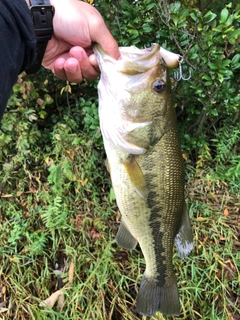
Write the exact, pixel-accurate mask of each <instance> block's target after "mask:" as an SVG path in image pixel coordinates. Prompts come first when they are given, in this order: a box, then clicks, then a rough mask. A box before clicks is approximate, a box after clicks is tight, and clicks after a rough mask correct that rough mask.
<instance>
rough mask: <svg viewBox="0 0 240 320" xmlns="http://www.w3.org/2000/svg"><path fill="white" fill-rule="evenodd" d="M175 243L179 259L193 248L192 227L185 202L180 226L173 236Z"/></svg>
mask: <svg viewBox="0 0 240 320" xmlns="http://www.w3.org/2000/svg"><path fill="white" fill-rule="evenodd" d="M175 244H176V247H177V250H178V254H179V256H180V258H181V259H183V258H185V256H186V255H188V254H189V253H190V252H191V251H192V249H193V234H192V227H191V223H190V219H189V215H188V210H187V207H186V204H184V208H183V215H182V221H181V227H180V230H179V232H178V234H177V235H176V237H175Z"/></svg>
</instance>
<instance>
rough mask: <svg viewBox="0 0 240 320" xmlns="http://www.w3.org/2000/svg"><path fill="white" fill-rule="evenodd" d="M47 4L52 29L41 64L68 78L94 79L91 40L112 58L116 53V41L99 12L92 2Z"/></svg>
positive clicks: (64, 0)
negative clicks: (52, 13)
mask: <svg viewBox="0 0 240 320" xmlns="http://www.w3.org/2000/svg"><path fill="white" fill-rule="evenodd" d="M51 4H52V5H53V6H54V7H55V14H54V18H53V27H54V33H53V36H52V39H51V40H50V41H49V42H48V45H47V48H46V51H45V54H44V58H43V62H42V64H43V66H44V67H45V68H48V69H51V70H52V71H53V72H54V74H55V75H56V76H57V77H58V78H60V79H63V80H66V79H67V80H69V81H71V82H81V81H82V80H83V79H87V80H94V79H96V78H97V77H98V75H99V69H98V64H97V60H96V57H95V55H94V54H93V50H92V45H93V43H94V42H97V43H99V44H100V45H101V47H102V48H103V50H104V51H105V52H106V53H107V54H109V55H110V56H112V57H113V58H115V59H118V58H119V57H120V53H119V50H118V45H117V42H116V41H115V39H114V38H113V37H112V35H111V33H110V32H109V30H108V29H107V27H106V25H105V23H104V21H103V18H102V16H101V15H100V13H99V12H98V11H97V10H96V9H95V8H94V7H93V6H91V5H90V4H88V3H85V2H83V1H79V0H51Z"/></svg>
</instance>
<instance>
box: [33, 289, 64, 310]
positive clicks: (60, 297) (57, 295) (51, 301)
mask: <svg viewBox="0 0 240 320" xmlns="http://www.w3.org/2000/svg"><path fill="white" fill-rule="evenodd" d="M57 301H58V304H57V307H58V309H61V308H62V306H63V303H64V293H63V291H62V290H57V291H56V292H54V293H53V294H51V296H50V297H49V298H47V299H46V300H44V301H42V302H41V303H40V304H39V306H40V307H43V308H48V307H50V308H53V306H54V305H55V303H56V302H57Z"/></svg>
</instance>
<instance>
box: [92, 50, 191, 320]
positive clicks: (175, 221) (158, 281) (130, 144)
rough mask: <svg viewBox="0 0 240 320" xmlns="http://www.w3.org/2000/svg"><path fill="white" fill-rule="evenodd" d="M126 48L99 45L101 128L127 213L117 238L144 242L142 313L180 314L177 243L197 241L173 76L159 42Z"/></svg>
mask: <svg viewBox="0 0 240 320" xmlns="http://www.w3.org/2000/svg"><path fill="white" fill-rule="evenodd" d="M119 49H120V53H121V55H122V59H120V60H114V59H113V58H111V57H109V56H108V55H106V53H105V52H104V51H103V50H102V48H101V47H100V46H99V45H96V46H95V47H94V52H95V54H96V57H97V60H98V63H99V66H100V69H101V79H100V81H99V85H98V92H99V118H100V127H101V131H102V135H103V141H104V147H105V150H106V154H107V158H108V168H110V170H109V171H110V175H111V181H112V185H113V188H114V191H115V195H116V201H117V205H118V208H119V210H120V212H121V215H122V219H121V223H120V226H119V230H118V233H117V236H116V241H117V243H118V244H119V245H120V246H122V247H123V248H126V249H133V248H134V247H135V246H136V245H137V243H139V245H140V248H141V250H142V253H143V256H144V258H145V262H146V269H145V272H144V274H143V277H142V281H141V284H140V288H139V292H138V296H137V302H136V309H137V312H138V313H140V314H142V315H147V316H152V315H154V314H155V313H156V312H157V311H160V312H162V313H164V314H166V315H178V314H179V313H180V303H179V296H178V288H177V282H176V276H175V273H174V267H173V261H172V256H173V247H174V242H175V244H176V246H177V250H178V252H179V255H180V257H181V258H183V257H185V256H186V255H187V254H188V253H189V252H190V251H191V250H192V247H193V241H192V231H191V224H190V221H189V217H188V213H187V210H186V205H185V200H184V168H183V159H182V155H181V148H180V142H179V137H178V132H177V122H176V114H175V109H174V107H173V104H172V96H171V83H170V79H169V77H168V70H167V66H166V63H165V62H164V60H163V57H162V56H161V52H162V51H161V48H160V46H159V45H157V44H156V45H153V47H152V48H147V49H142V50H140V49H138V48H136V47H127V48H124V47H122V48H121V47H120V48H119ZM166 52H167V51H164V54H165V55H166ZM168 60H169V59H168ZM170 60H171V59H170Z"/></svg>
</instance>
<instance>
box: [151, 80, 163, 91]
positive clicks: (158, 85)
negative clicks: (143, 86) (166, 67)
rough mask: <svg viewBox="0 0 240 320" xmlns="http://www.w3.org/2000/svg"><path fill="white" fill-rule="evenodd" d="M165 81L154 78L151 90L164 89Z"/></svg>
mask: <svg viewBox="0 0 240 320" xmlns="http://www.w3.org/2000/svg"><path fill="white" fill-rule="evenodd" d="M165 85H166V84H165V82H164V81H163V80H158V79H157V80H155V81H154V82H153V90H154V91H155V92H157V93H162V92H163V91H164V90H165Z"/></svg>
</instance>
